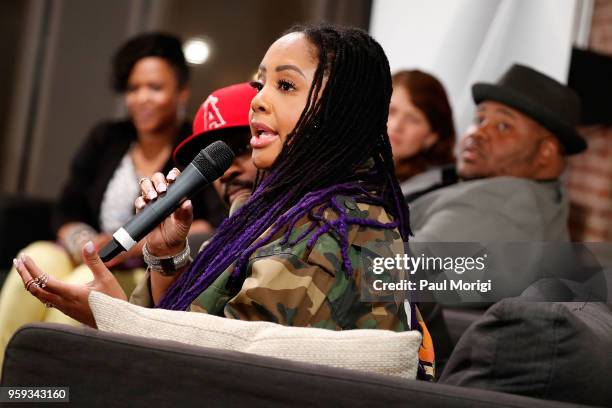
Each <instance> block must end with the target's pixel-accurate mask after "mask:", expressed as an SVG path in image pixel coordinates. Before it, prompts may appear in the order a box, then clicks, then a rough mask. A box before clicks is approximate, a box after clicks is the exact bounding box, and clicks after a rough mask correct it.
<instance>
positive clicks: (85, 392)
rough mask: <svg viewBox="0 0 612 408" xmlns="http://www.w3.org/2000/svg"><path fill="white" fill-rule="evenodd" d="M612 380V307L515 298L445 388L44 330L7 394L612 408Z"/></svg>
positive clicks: (23, 338) (463, 349)
mask: <svg viewBox="0 0 612 408" xmlns="http://www.w3.org/2000/svg"><path fill="white" fill-rule="evenodd" d="M610 374H612V309H611V307H610V305H606V304H601V303H592V304H589V303H581V304H576V303H531V302H524V301H522V300H519V299H507V300H504V301H501V302H499V303H497V304H495V305H494V306H493V307H491V308H490V309H489V310H488V311H487V312H486V313H485V314H484V315H483V316H482V317H481V318H479V319H478V320H477V321H476V322H475V323H474V324H472V325H471V326H470V327H469V329H468V330H467V331H466V332H465V333H464V334H463V336H462V337H461V339H460V341H459V343H458V345H457V347H456V348H455V350H454V351H453V353H452V355H451V357H450V359H449V362H448V365H447V368H446V370H445V371H444V373H443V374H442V377H441V379H440V381H439V382H438V383H426V382H422V381H405V380H401V379H395V378H390V377H385V376H380V375H372V374H364V373H360V372H354V371H349V370H343V369H334V368H329V367H323V366H317V365H312V364H303V363H295V362H290V361H285V360H280V359H275V358H267V357H260V356H255V355H250V354H244V353H238V352H229V351H223V350H216V349H210V348H202V347H193V346H187V345H184V344H179V343H176V342H170V341H159V340H152V339H145V338H139V337H132V336H127V335H118V334H110V333H105V332H100V331H97V330H93V329H89V328H84V327H83V328H74V327H67V326H60V325H53V324H33V325H28V326H24V327H23V328H21V329H20V330H19V331H18V332H17V333H16V334H15V336H14V337H13V338H12V340H11V342H10V344H9V346H8V348H7V350H6V354H5V359H4V366H3V371H2V384H1V385H2V386H34V385H37V386H69V387H70V401H71V402H73V403H78V404H81V405H86V406H105V407H107V406H126V407H127V406H129V407H133V406H147V407H149V406H173V407H175V406H177V407H183V406H207V407H208V406H237V405H239V404H240V405H244V406H248V407H253V406H265V407H274V406H351V407H353V406H357V407H361V406H363V407H371V406H411V407H428V408H430V407H483V406H497V407H556V406H577V405H574V404H586V405H590V406H612V389H611V388H612V387H609V379H610ZM500 391H503V392H500ZM515 394H522V396H519V395H515ZM534 397H535V398H534ZM559 401H565V402H559ZM581 406H584V405H581Z"/></svg>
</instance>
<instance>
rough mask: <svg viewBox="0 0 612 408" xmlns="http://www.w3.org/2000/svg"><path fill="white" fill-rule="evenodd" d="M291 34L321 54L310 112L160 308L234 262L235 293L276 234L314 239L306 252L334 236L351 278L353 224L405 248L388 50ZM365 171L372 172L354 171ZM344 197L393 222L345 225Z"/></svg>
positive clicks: (311, 30) (360, 41)
mask: <svg viewBox="0 0 612 408" xmlns="http://www.w3.org/2000/svg"><path fill="white" fill-rule="evenodd" d="M291 32H300V33H303V34H304V35H305V36H306V38H308V40H309V41H310V42H311V43H312V44H313V46H314V47H315V48H316V49H317V51H318V66H317V70H316V72H315V76H314V79H313V83H312V86H311V88H310V93H309V97H308V101H307V102H306V107H305V108H304V111H303V112H302V114H301V116H300V118H299V120H298V122H297V124H296V127H295V129H294V130H293V132H292V133H291V134H290V135H288V137H287V142H286V143H285V145H284V146H283V149H282V151H281V153H280V154H279V156H278V158H277V159H276V161H275V163H274V165H273V166H272V168H271V169H270V170H269V172H268V173H267V174H266V176H265V177H263V178H262V179H260V177H258V179H260V180H258V186H257V188H256V189H255V191H254V192H253V194H252V196H251V197H250V198H249V200H248V201H247V202H246V203H245V204H244V206H243V207H242V208H240V209H239V210H238V211H237V212H236V213H235V214H233V215H232V216H231V217H229V218H228V219H226V220H225V221H224V222H223V223H222V224H221V225H220V226H219V229H218V230H217V233H216V234H215V236H214V237H213V238H212V239H211V241H210V242H209V244H208V245H207V246H205V247H204V248H203V249H202V251H201V252H200V253H199V254H198V256H197V257H196V259H195V260H194V262H193V264H192V265H191V268H190V269H189V270H187V271H185V272H184V273H183V274H182V275H181V276H180V277H179V279H177V281H176V282H175V283H174V284H173V285H172V286H171V287H170V288H169V289H168V291H167V292H166V294H165V296H164V297H163V298H162V300H161V302H160V305H159V307H162V308H166V309H173V310H186V309H187V308H188V307H189V305H190V304H191V303H192V302H193V301H194V300H195V298H196V297H197V296H199V295H200V294H201V293H202V292H203V291H204V290H205V289H206V288H208V287H209V286H210V285H211V284H212V283H213V282H214V281H215V279H217V278H218V277H219V276H220V275H221V274H222V273H223V271H225V270H226V269H227V268H228V267H230V266H231V265H232V263H234V262H235V265H234V270H233V273H232V276H231V279H230V283H229V284H230V285H231V287H232V288H233V289H234V290H236V289H237V288H239V287H240V286H241V285H242V282H243V280H244V279H245V274H246V266H247V263H248V259H249V257H250V256H251V255H252V254H253V252H254V251H256V250H257V249H258V248H260V247H262V246H264V245H266V244H267V243H269V242H270V241H271V239H272V238H273V237H274V236H275V235H277V234H279V233H280V232H282V233H283V234H284V235H283V239H282V241H283V242H282V243H283V244H289V245H293V244H295V243H297V242H299V241H301V240H303V239H306V238H307V237H308V235H310V234H311V235H310V237H309V238H308V242H307V246H308V247H312V246H313V245H314V244H315V242H316V240H317V238H318V237H319V236H320V235H322V234H324V233H327V232H329V231H334V232H335V236H336V237H338V238H339V240H340V246H341V251H342V258H343V265H342V267H343V269H344V271H345V273H347V274H350V273H351V272H352V266H351V263H350V261H349V258H348V240H347V229H348V225H366V226H372V227H377V228H388V229H394V228H397V229H399V231H400V234H401V236H402V239H403V240H404V241H407V240H408V235H409V233H410V230H409V225H408V223H409V218H408V207H407V206H406V203H405V202H404V200H403V197H402V194H401V191H400V188H399V185H398V182H397V179H396V178H395V175H394V167H393V160H392V154H391V145H390V144H389V137H388V136H387V116H388V110H389V101H390V98H391V92H392V87H391V75H390V69H389V63H388V61H387V57H386V56H385V53H384V51H383V49H382V47H381V46H380V45H379V44H378V43H377V42H376V41H375V40H374V39H373V38H372V37H370V36H369V35H368V34H367V33H365V32H364V31H361V30H358V29H353V28H344V27H338V26H333V25H328V24H320V25H310V26H296V27H293V28H291V29H290V30H289V31H287V32H286V33H285V34H287V33H291ZM325 79H326V80H327V83H326V84H325V81H324V80H325ZM324 84H325V86H324ZM321 89H323V91H322V93H321V96H320V98H317V95H319V94H320V90H321ZM368 161H369V162H370V165H367V166H366V165H365V164H366V162H368ZM363 168H366V169H367V171H366V172H363V171H356V170H357V169H363ZM338 195H344V196H350V197H353V198H354V199H355V200H356V201H357V202H361V203H368V204H374V205H379V206H382V207H384V208H385V210H386V211H387V212H388V213H389V214H390V215H391V217H392V218H393V220H394V221H393V222H390V223H380V222H377V221H374V220H369V219H363V218H357V217H349V216H348V215H347V214H346V213H345V211H344V209H343V208H341V206H340V205H339V204H338V202H337V200H336V198H335V197H336V196H338ZM328 208H330V209H332V210H334V211H335V212H336V213H337V214H338V218H337V219H335V220H333V221H332V220H326V219H325V218H324V217H323V211H325V210H326V209H328ZM305 216H306V217H308V218H309V219H310V220H311V221H312V222H311V224H310V225H309V227H308V228H307V229H306V230H305V231H304V232H303V233H301V234H300V236H298V237H296V238H295V239H293V240H291V241H289V238H290V235H291V231H292V229H293V226H294V225H295V224H296V222H297V221H298V220H299V219H302V218H303V217H305ZM268 229H270V230H269V231H268V232H267V233H266V235H265V236H263V237H262V234H264V233H265V232H266V230H268ZM313 231H314V233H313Z"/></svg>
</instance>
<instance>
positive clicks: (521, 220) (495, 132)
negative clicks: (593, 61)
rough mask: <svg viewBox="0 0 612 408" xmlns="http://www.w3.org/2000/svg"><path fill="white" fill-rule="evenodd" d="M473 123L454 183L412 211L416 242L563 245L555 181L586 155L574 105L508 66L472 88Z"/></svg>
mask: <svg viewBox="0 0 612 408" xmlns="http://www.w3.org/2000/svg"><path fill="white" fill-rule="evenodd" d="M472 95H473V97H474V101H475V102H476V104H477V108H476V114H475V118H474V123H473V124H472V125H471V126H470V127H469V128H468V130H467V131H466V133H465V134H464V136H463V137H462V139H461V140H460V142H459V154H458V157H457V175H458V176H459V179H460V182H458V183H457V184H454V185H451V186H449V187H444V188H440V189H438V190H435V191H433V192H431V193H428V194H426V195H424V196H422V197H420V198H419V199H417V200H416V201H415V202H413V203H412V205H411V225H412V228H413V231H414V234H415V238H416V240H418V241H421V242H440V241H446V242H452V241H457V242H461V241H480V242H495V241H497V242H499V241H567V240H568V239H569V234H568V229H567V215H568V205H567V200H566V197H565V193H564V192H563V190H562V187H561V183H560V182H559V177H560V176H561V174H562V173H563V170H564V168H565V164H566V163H565V162H566V160H565V159H566V156H567V155H571V154H575V153H579V152H581V151H583V150H584V149H585V148H586V143H585V141H584V139H583V138H582V137H581V136H580V135H579V134H578V133H577V132H576V130H575V127H576V125H577V124H578V121H579V116H580V100H579V98H578V96H577V95H576V94H575V93H574V92H573V91H572V90H571V89H569V88H567V87H566V86H564V85H562V84H560V83H558V82H557V81H555V80H554V79H552V78H550V77H548V76H546V75H543V74H542V73H540V72H538V71H535V70H533V69H531V68H528V67H525V66H522V65H514V66H512V67H511V68H510V69H509V70H508V71H507V72H506V73H505V74H504V75H503V76H502V78H501V79H500V80H499V81H498V83H497V84H484V83H478V84H475V85H474V86H473V87H472Z"/></svg>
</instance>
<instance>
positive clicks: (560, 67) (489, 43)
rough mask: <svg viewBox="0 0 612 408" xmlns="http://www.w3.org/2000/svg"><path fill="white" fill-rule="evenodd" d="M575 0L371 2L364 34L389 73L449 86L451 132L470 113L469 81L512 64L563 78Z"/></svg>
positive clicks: (491, 77)
mask: <svg viewBox="0 0 612 408" xmlns="http://www.w3.org/2000/svg"><path fill="white" fill-rule="evenodd" d="M582 6H583V2H582V1H579V0H539V1H529V0H458V1H453V2H448V1H444V0H432V1H428V2H421V1H418V0H375V1H374V3H373V5H372V18H371V20H370V32H371V33H372V35H373V36H374V37H375V38H376V39H377V40H378V41H379V42H380V43H381V44H382V46H383V48H385V51H386V52H387V55H388V57H389V62H390V64H391V69H392V70H393V71H396V70H399V69H407V68H419V69H423V70H426V71H429V72H432V73H433V74H434V75H436V76H438V77H439V78H440V79H441V80H442V82H443V83H444V85H445V86H446V88H447V91H448V92H449V96H450V99H451V104H452V107H453V111H454V114H455V121H456V124H457V130H458V134H459V135H460V134H462V133H463V132H464V131H465V129H466V128H467V126H468V125H469V123H470V121H471V118H472V116H473V112H474V104H473V102H472V96H471V85H472V84H473V83H474V82H477V81H491V82H494V81H496V80H497V78H498V77H499V76H500V75H501V74H502V73H503V72H504V71H505V70H506V69H507V68H508V67H509V66H510V65H512V63H515V62H519V63H523V64H525V65H529V66H532V67H534V68H535V69H537V70H540V71H542V72H544V73H546V74H548V75H550V76H552V77H553V78H555V79H557V80H560V81H561V82H564V83H565V82H566V79H567V73H568V68H569V61H570V56H571V49H572V45H573V43H574V41H575V40H576V37H577V36H578V34H579V33H580V29H579V26H580V24H584V23H583V20H584V21H588V19H580V18H579V16H578V14H580V13H582V12H583V7H582Z"/></svg>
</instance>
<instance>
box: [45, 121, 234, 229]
mask: <svg viewBox="0 0 612 408" xmlns="http://www.w3.org/2000/svg"><path fill="white" fill-rule="evenodd" d="M190 133H191V127H190V126H189V124H188V123H187V122H185V123H183V125H182V126H181V128H180V133H179V135H178V136H177V138H176V140H175V142H174V146H176V145H178V144H179V143H180V142H181V141H182V140H183V139H185V138H186V137H188V136H189V135H190ZM135 140H136V129H135V128H134V126H133V125H132V123H131V122H130V121H128V120H123V121H106V122H102V123H100V124H98V125H97V126H95V127H94V128H93V130H92V131H91V132H90V134H89V136H88V137H87V139H86V140H85V142H84V143H83V144H82V145H81V147H80V148H79V150H78V151H77V153H76V155H75V156H74V158H73V160H72V164H71V167H70V175H69V178H68V181H67V182H66V184H65V185H64V189H63V191H62V193H61V196H60V198H59V200H58V202H57V205H56V207H55V210H54V215H53V221H52V228H53V231H54V233H55V234H57V230H58V229H59V228H60V227H61V226H62V225H63V224H65V223H68V222H84V223H86V224H89V225H91V226H92V227H93V228H95V229H96V230H97V231H99V230H100V225H99V219H100V206H101V204H102V197H103V196H104V192H105V191H106V187H107V186H108V183H109V182H110V180H111V178H112V176H113V174H114V172H115V170H116V169H117V167H118V166H119V163H120V162H121V159H122V158H123V156H124V155H125V153H126V152H127V150H128V149H129V147H130V145H131V144H132V142H134V141H135ZM173 166H174V162H173V161H172V158H170V159H169V160H168V161H167V162H166V164H165V165H164V168H163V169H161V171H162V172H163V173H164V174H167V173H168V172H169V171H170V169H172V167H173ZM206 190H208V191H206ZM192 201H193V208H194V218H195V219H206V220H208V221H209V222H211V224H213V225H214V226H216V225H218V224H219V222H220V221H221V219H222V218H223V217H224V216H225V210H224V209H223V204H221V202H220V200H219V199H218V198H217V197H216V194H215V193H214V191H212V188H207V189H205V190H204V191H202V192H201V193H199V194H198V195H197V197H195V198H193V199H192Z"/></svg>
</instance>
